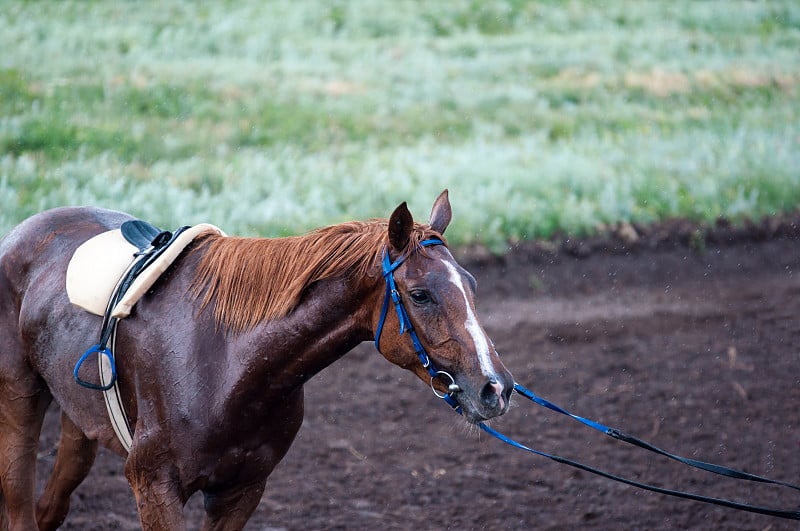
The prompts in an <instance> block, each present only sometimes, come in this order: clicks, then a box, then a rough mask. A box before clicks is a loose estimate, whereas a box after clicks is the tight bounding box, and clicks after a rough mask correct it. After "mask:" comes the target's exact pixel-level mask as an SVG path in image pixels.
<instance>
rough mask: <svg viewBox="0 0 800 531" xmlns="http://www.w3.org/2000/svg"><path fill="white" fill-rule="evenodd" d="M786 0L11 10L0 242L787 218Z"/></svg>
mask: <svg viewBox="0 0 800 531" xmlns="http://www.w3.org/2000/svg"><path fill="white" fill-rule="evenodd" d="M798 85H800V4H798V3H797V2H796V1H794V0H792V1H789V0H786V1H778V0H775V1H768V2H767V1H762V2H759V1H735V0H723V1H703V2H698V1H693V0H692V1H689V0H677V1H667V2H656V1H647V2H643V1H609V2H602V3H597V2H588V1H587V2H556V1H543V2H525V1H521V0H504V1H499V0H498V1H478V0H461V1H449V0H447V1H441V2H426V1H423V0H399V1H392V2H388V1H383V2H382V1H377V0H351V1H321V0H320V1H302V0H300V1H290V0H283V1H264V0H259V1H255V0H253V1H236V2H234V1H227V2H216V3H195V2H174V1H170V2H124V3H120V2H89V1H79V2H78V1H63V2H12V1H6V0H0V234H2V233H5V232H6V231H7V230H8V229H9V228H10V227H12V226H13V225H14V224H16V223H17V222H19V221H20V220H21V219H23V218H25V217H27V216H29V215H31V214H33V213H35V212H37V211H40V210H43V209H46V208H49V207H53V206H58V205H65V204H96V205H102V206H108V207H111V208H116V209H122V210H126V211H129V212H132V213H134V214H136V215H139V216H141V217H145V218H147V219H149V220H151V221H153V222H156V223H159V224H162V225H164V226H165V227H173V226H177V225H181V224H184V223H194V222H200V221H208V222H211V223H215V224H217V225H219V226H220V227H222V228H223V229H225V230H226V231H227V232H229V233H234V234H242V235H245V234H249V235H252V234H258V235H265V236H274V235H284V234H290V233H298V232H303V231H305V230H307V229H309V228H312V227H315V226H319V225H325V224H331V223H335V222H339V221H344V220H347V219H354V218H367V217H374V216H386V215H388V213H389V212H390V211H391V209H392V208H393V207H394V206H395V205H396V204H397V203H399V202H400V201H403V200H408V201H409V205H410V207H411V209H412V212H414V213H415V214H416V215H417V216H418V217H419V218H422V219H425V217H426V216H427V213H428V209H429V208H430V204H431V202H432V200H433V198H434V197H435V195H436V194H437V193H438V192H439V191H440V190H441V189H442V188H445V187H448V188H450V190H451V199H452V201H453V205H454V209H455V223H454V225H453V226H452V227H451V229H450V231H448V232H449V234H448V235H449V237H450V240H451V241H452V242H454V243H456V244H467V243H472V242H479V243H482V244H486V245H488V246H489V247H490V248H492V249H493V250H495V251H497V252H501V251H502V250H503V249H504V248H505V246H506V244H507V242H509V241H511V242H513V241H516V240H520V239H528V238H534V237H548V236H550V235H552V234H553V233H554V232H559V231H564V232H567V233H569V234H585V233H587V232H591V231H594V230H596V229H597V228H598V227H601V226H603V225H606V224H610V223H616V222H619V221H635V222H643V223H649V222H653V221H657V220H660V219H664V218H669V217H675V216H686V217H690V218H692V219H697V220H713V219H715V218H717V217H720V216H722V217H727V218H730V219H733V220H740V219H742V218H743V217H755V218H758V217H761V216H764V215H770V214H775V213H780V212H783V211H788V210H795V209H797V208H798V205H800V90H799V89H798Z"/></svg>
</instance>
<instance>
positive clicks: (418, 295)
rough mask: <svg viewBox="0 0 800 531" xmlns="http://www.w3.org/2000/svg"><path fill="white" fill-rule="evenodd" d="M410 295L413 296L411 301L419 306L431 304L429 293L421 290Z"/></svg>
mask: <svg viewBox="0 0 800 531" xmlns="http://www.w3.org/2000/svg"><path fill="white" fill-rule="evenodd" d="M409 295H411V300H412V301H414V302H415V303H417V304H425V303H428V302H431V297H430V295H428V292H427V291H423V290H421V289H418V290H414V291H412V292H411V293H409Z"/></svg>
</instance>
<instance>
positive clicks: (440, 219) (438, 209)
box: [429, 188, 453, 234]
mask: <svg viewBox="0 0 800 531" xmlns="http://www.w3.org/2000/svg"><path fill="white" fill-rule="evenodd" d="M451 219H453V210H452V209H451V208H450V198H449V196H448V193H447V189H446V188H445V190H444V191H443V192H442V193H441V194H439V197H437V198H436V201H434V202H433V209H432V210H431V220H430V222H429V225H430V226H431V228H432V229H433V230H435V231H436V232H438V233H439V234H444V231H445V229H446V228H447V226H448V225H449V224H450V220H451Z"/></svg>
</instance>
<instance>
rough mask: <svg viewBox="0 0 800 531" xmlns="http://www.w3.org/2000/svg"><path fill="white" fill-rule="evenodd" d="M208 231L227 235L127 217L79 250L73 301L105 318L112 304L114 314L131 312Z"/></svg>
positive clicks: (70, 273) (72, 267) (73, 267)
mask: <svg viewBox="0 0 800 531" xmlns="http://www.w3.org/2000/svg"><path fill="white" fill-rule="evenodd" d="M205 233H214V234H220V235H223V236H224V235H225V233H224V232H222V231H221V230H220V229H219V228H217V227H215V226H214V225H210V224H207V223H202V224H200V225H195V226H193V227H189V226H185V227H181V228H179V229H177V230H176V231H175V232H174V233H173V232H169V231H163V230H161V229H159V228H157V227H155V226H153V225H151V224H150V223H148V222H146V221H142V220H132V221H126V222H125V223H123V224H122V226H121V227H120V228H119V229H115V230H111V231H108V232H104V233H101V234H99V235H97V236H95V237H93V238H91V239H89V240H87V241H86V242H84V243H83V244H81V246H80V247H78V248H77V249H76V250H75V253H74V254H73V255H72V259H71V260H70V262H69V265H68V266H67V281H66V288H67V296H68V297H69V300H70V302H71V303H72V304H74V305H76V306H78V307H80V308H83V309H84V310H86V311H88V312H90V313H93V314H95V315H99V316H101V317H104V316H105V315H106V314H108V313H109V311H108V310H109V306H112V308H111V313H110V316H111V317H116V318H118V319H121V318H124V317H127V316H128V315H130V313H131V311H132V309H133V306H134V305H135V304H136V302H137V301H138V300H139V299H140V298H141V297H142V295H144V294H145V293H147V290H148V289H150V288H151V287H152V286H153V284H154V283H155V282H156V280H158V278H159V276H161V274H162V273H163V272H164V271H166V270H167V268H168V267H169V266H170V265H171V264H172V263H173V262H174V261H175V259H176V258H177V257H178V255H179V254H180V253H181V251H183V249H184V248H185V247H186V246H187V245H188V244H189V243H190V242H191V241H192V240H194V239H195V238H196V237H197V236H199V235H201V234H205ZM112 303H113V304H112Z"/></svg>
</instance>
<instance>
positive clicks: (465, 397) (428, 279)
mask: <svg viewBox="0 0 800 531" xmlns="http://www.w3.org/2000/svg"><path fill="white" fill-rule="evenodd" d="M451 217H452V211H451V208H450V202H449V199H448V194H447V190H445V191H444V192H442V193H441V194H440V195H439V197H438V198H437V199H436V201H435V203H434V205H433V209H432V211H431V217H430V221H429V226H428V227H424V226H419V225H415V223H414V220H413V218H412V216H411V213H410V212H409V210H408V208H407V206H406V204H405V203H402V204H401V205H400V206H398V207H397V208H396V209H395V211H394V212H393V213H392V215H391V217H390V218H389V226H388V243H387V249H386V251H385V252H386V253H388V255H387V256H388V259H385V262H384V277H387V278H386V282H387V286H390V284H389V283H390V282H391V283H392V284H393V286H390V287H387V290H386V300H385V301H384V311H383V315H384V316H386V319H385V326H384V324H383V318H381V319H380V320H379V321H378V323H379V324H378V325H377V327H376V329H377V332H376V345H377V346H378V347H379V350H380V352H381V353H382V354H383V356H384V357H385V358H386V359H387V360H389V361H390V362H392V363H394V364H395V365H398V366H400V367H403V368H405V369H409V370H411V371H412V372H414V373H415V374H416V375H417V376H418V377H419V378H420V379H421V380H423V381H425V382H430V383H431V385H432V386H433V387H434V390H435V391H436V392H437V394H438V393H449V396H450V397H451V398H452V400H453V401H454V403H455V404H457V405H458V406H460V407H461V410H462V413H463V414H464V416H465V418H466V419H467V420H468V421H470V422H472V423H478V422H481V421H484V420H488V419H490V418H493V417H496V416H498V415H502V414H503V413H505V412H506V411H508V407H509V398H510V395H511V392H512V391H513V388H514V379H513V377H512V376H511V373H509V371H508V370H507V369H506V368H505V366H504V365H503V363H502V362H501V361H500V358H499V356H498V354H497V351H496V350H495V347H494V344H493V343H492V341H491V340H490V339H489V337H488V335H487V334H486V331H485V330H484V329H483V327H482V326H481V324H480V322H479V321H478V317H477V312H476V310H475V290H476V287H477V286H476V282H475V278H474V277H473V276H472V275H471V274H470V273H469V272H467V270H466V269H464V268H463V267H461V266H460V265H458V263H457V262H456V261H455V259H454V258H453V255H452V254H451V253H450V251H449V250H448V249H447V246H446V245H444V244H443V243H442V242H439V241H438V240H437V239H436V235H438V236H440V237H441V236H442V235H443V234H444V231H445V229H446V228H447V226H448V224H449V223H450V219H451ZM420 229H422V230H421V231H420ZM426 231H427V233H428V236H424V237H425V238H426V240H425V243H427V244H428V245H425V246H423V245H420V241H419V240H420V238H421V237H420V234H426ZM431 232H432V233H433V235H432V236H431V235H430V233H431ZM431 238H432V239H431ZM439 243H442V244H441V245H439ZM390 262H391V264H392V266H391V267H388V268H387V265H386V264H388V263H390ZM387 269H391V271H389V272H387ZM389 276H392V278H391V279H389V278H388V277H389ZM392 290H394V291H395V294H394V295H393V296H394V297H396V298H397V299H396V300H395V310H396V311H393V310H392V309H391V308H389V310H388V314H389V316H387V311H386V308H387V307H391V306H392V304H391V303H390V302H389V299H390V295H391V291H392ZM397 300H399V304H398V303H397ZM403 313H405V315H406V316H407V318H405V317H403V315H402V314H403ZM403 320H406V323H403ZM415 334H416V339H415V338H414V337H413V336H414V335H415ZM408 336H412V337H408ZM420 347H422V354H420ZM425 360H430V365H429V366H428V367H426V366H425ZM440 396H442V395H441V394H440Z"/></svg>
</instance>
